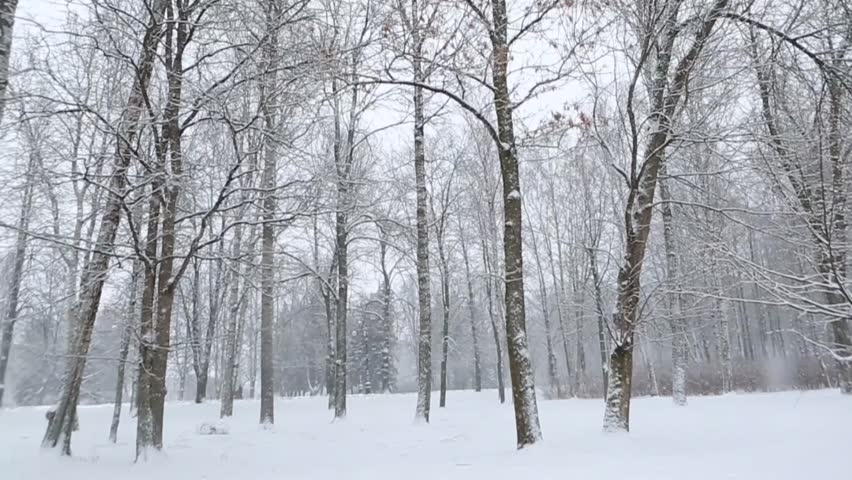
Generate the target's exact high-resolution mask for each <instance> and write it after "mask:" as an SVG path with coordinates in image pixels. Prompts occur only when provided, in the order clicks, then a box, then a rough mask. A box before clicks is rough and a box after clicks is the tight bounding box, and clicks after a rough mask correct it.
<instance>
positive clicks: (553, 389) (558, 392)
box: [530, 228, 567, 398]
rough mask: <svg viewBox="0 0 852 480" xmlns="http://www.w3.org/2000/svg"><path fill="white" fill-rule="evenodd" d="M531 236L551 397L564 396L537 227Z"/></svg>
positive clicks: (531, 231) (532, 230)
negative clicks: (539, 294)
mask: <svg viewBox="0 0 852 480" xmlns="http://www.w3.org/2000/svg"><path fill="white" fill-rule="evenodd" d="M530 238H531V239H532V246H533V258H535V263H536V269H537V270H538V283H539V288H540V289H541V314H542V316H543V317H544V340H545V346H546V348H547V352H546V353H547V377H548V380H549V384H550V385H549V387H550V392H549V397H550V398H563V396H564V392H563V391H562V384H561V383H560V382H559V376H558V374H557V370H556V354H555V353H553V341H552V340H551V338H552V337H551V328H550V315H548V309H547V306H548V301H547V284H546V283H545V281H544V270H543V268H542V265H541V257H540V256H539V254H538V241H537V240H536V235H535V229H533V228H531V229H530ZM557 301H558V300H557ZM566 354H567V352H566Z"/></svg>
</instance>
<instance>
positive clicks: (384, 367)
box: [379, 231, 395, 393]
mask: <svg viewBox="0 0 852 480" xmlns="http://www.w3.org/2000/svg"><path fill="white" fill-rule="evenodd" d="M381 234H382V239H381V241H380V244H379V252H380V260H381V268H382V350H381V359H382V364H381V369H380V372H381V382H382V384H381V392H382V393H389V392H390V391H391V387H392V384H393V379H392V376H393V355H392V352H391V348H392V346H393V338H394V334H395V333H394V331H393V320H392V319H391V283H390V282H391V280H390V273H389V272H388V268H387V258H386V257H387V249H388V246H387V242H386V241H385V238H384V231H382V232H381Z"/></svg>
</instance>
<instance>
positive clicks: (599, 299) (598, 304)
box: [586, 247, 609, 398]
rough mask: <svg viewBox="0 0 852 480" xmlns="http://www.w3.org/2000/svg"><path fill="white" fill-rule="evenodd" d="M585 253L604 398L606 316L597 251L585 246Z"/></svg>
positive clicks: (605, 382)
mask: <svg viewBox="0 0 852 480" xmlns="http://www.w3.org/2000/svg"><path fill="white" fill-rule="evenodd" d="M586 253H587V254H588V256H589V270H591V272H592V283H593V284H594V285H593V288H594V291H595V312H596V313H597V316H598V347H599V349H600V355H601V378H602V379H603V396H604V398H606V393H607V388H608V387H609V361H608V360H607V352H608V351H609V346H608V345H607V341H606V339H607V325H606V316H605V315H604V305H603V296H602V295H601V277H600V272H598V261H597V252H596V249H595V247H588V248H586Z"/></svg>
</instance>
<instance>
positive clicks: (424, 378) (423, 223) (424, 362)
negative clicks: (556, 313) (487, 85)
mask: <svg viewBox="0 0 852 480" xmlns="http://www.w3.org/2000/svg"><path fill="white" fill-rule="evenodd" d="M420 13H421V12H420V8H419V0H411V19H412V20H411V21H412V29H411V37H412V42H413V49H414V52H413V54H414V56H413V60H412V64H413V65H412V67H413V70H414V82H415V83H416V84H420V83H422V82H423V81H424V80H425V75H424V74H423V69H422V66H421V54H422V50H423V39H422V38H421V32H420ZM424 124H425V116H424V112H423V88H422V87H420V86H415V87H414V182H415V188H416V190H417V215H416V216H417V299H418V305H419V310H418V312H419V313H418V316H419V320H420V332H419V335H418V339H417V344H418V354H417V366H418V367H417V369H418V371H417V410H416V412H415V415H414V416H415V419H416V420H419V421H424V422H428V421H429V410H430V407H431V399H432V293H431V290H430V288H431V286H430V281H429V280H430V279H429V219H428V208H429V199H428V192H427V190H426V149H425V144H424V141H425V139H424Z"/></svg>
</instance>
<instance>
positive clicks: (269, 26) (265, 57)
mask: <svg viewBox="0 0 852 480" xmlns="http://www.w3.org/2000/svg"><path fill="white" fill-rule="evenodd" d="M264 10H265V12H264V14H265V22H266V27H265V28H266V34H267V35H268V36H269V38H268V39H267V40H266V41H265V42H264V45H263V48H262V51H261V54H262V63H263V69H262V70H261V75H262V78H261V101H262V102H263V105H262V112H263V129H264V135H263V147H264V148H263V149H264V154H263V177H262V184H263V190H264V192H265V193H264V194H263V229H262V231H261V243H262V246H261V259H260V284H261V286H260V290H261V294H260V295H261V296H260V423H261V425H264V426H271V425H272V424H273V423H275V386H274V375H275V370H274V367H273V365H272V362H273V358H274V353H273V339H272V337H273V332H274V330H273V328H274V318H275V272H274V267H275V227H274V225H273V222H274V220H275V205H276V201H275V188H276V186H277V182H276V176H277V167H276V162H277V158H278V151H277V141H276V139H275V135H276V133H277V107H276V95H275V93H274V92H275V89H276V87H277V83H278V35H277V31H278V30H277V26H276V22H277V17H278V14H279V5H278V1H277V0H267V1H265V2H264Z"/></svg>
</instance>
